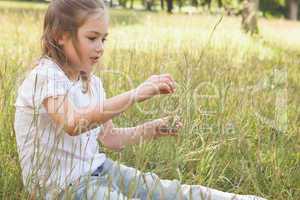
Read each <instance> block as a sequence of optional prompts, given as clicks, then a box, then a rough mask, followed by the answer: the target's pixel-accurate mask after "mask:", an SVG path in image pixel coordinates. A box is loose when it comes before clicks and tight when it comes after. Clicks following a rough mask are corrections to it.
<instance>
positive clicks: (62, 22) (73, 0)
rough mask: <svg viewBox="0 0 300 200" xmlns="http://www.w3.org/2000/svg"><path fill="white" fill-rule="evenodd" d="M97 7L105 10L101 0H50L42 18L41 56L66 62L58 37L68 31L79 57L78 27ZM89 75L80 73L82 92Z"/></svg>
mask: <svg viewBox="0 0 300 200" xmlns="http://www.w3.org/2000/svg"><path fill="white" fill-rule="evenodd" d="M99 9H101V10H103V12H104V13H105V12H106V7H105V4H104V2H103V1H102V0H52V1H51V2H50V4H49V6H48V9H47V12H46V14H45V18H44V28H43V35H42V38H41V40H42V56H48V57H50V58H51V59H53V60H54V61H55V62H57V63H58V64H59V65H60V67H62V66H63V65H64V64H66V63H68V62H69V61H68V58H67V57H66V55H65V54H64V51H63V49H62V46H61V45H59V44H58V38H60V37H61V36H62V35H63V34H64V33H68V34H69V36H70V37H71V40H72V42H73V45H74V48H75V51H76V53H77V55H78V56H79V58H81V55H80V53H79V50H78V49H79V48H78V45H77V42H78V38H77V32H78V29H79V27H80V26H81V25H83V23H84V22H85V20H86V19H87V18H88V16H90V15H91V14H94V13H97V12H99ZM88 76H89V75H87V74H85V73H80V78H81V80H82V81H83V82H85V83H83V86H86V88H84V89H83V92H87V91H88V86H89V84H88V81H89V80H90V78H89V77H88Z"/></svg>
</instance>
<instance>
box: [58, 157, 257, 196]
mask: <svg viewBox="0 0 300 200" xmlns="http://www.w3.org/2000/svg"><path fill="white" fill-rule="evenodd" d="M61 197H62V199H75V200H79V199H100V200H102V199H109V200H115V199H117V200H118V199H124V200H125V199H141V200H146V199H155V200H156V199H157V200H161V199H163V200H176V199H193V200H233V199H235V200H242V199H256V198H254V196H247V197H246V196H243V195H236V194H232V193H227V192H221V191H218V190H215V189H211V188H207V187H204V186H200V185H182V184H181V183H180V182H179V181H178V180H162V179H159V177H158V176H157V175H156V174H154V173H143V172H140V171H139V170H137V169H135V168H131V167H127V166H125V165H122V164H119V163H117V162H114V161H112V160H110V159H107V160H106V161H105V162H104V164H103V165H102V166H100V167H99V168H98V169H97V170H96V171H95V172H94V173H93V174H92V175H91V176H86V177H82V178H81V179H80V180H79V181H78V182H77V183H74V184H72V185H71V186H70V187H69V188H67V189H66V190H65V192H64V193H62V196H61ZM249 197H250V198H249ZM257 199H260V198H257Z"/></svg>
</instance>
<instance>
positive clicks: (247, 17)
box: [242, 0, 259, 35]
mask: <svg viewBox="0 0 300 200" xmlns="http://www.w3.org/2000/svg"><path fill="white" fill-rule="evenodd" d="M258 5H259V0H245V1H244V2H243V9H242V28H243V30H244V31H245V32H246V33H250V34H251V35H253V34H257V33H258V32H259V31H258V25H257V16H256V15H257V10H258Z"/></svg>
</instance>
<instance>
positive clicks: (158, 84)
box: [135, 74, 176, 102]
mask: <svg viewBox="0 0 300 200" xmlns="http://www.w3.org/2000/svg"><path fill="white" fill-rule="evenodd" d="M175 90H176V88H175V81H174V80H173V78H172V77H171V75H170V74H162V75H153V76H151V77H150V78H149V79H147V80H146V81H145V82H144V83H142V84H141V85H139V86H138V87H137V88H136V89H135V100H136V101H138V102H141V101H144V100H146V99H149V98H151V97H153V96H155V95H158V94H172V93H174V92H175Z"/></svg>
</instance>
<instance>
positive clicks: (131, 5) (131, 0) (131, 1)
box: [130, 0, 134, 9]
mask: <svg viewBox="0 0 300 200" xmlns="http://www.w3.org/2000/svg"><path fill="white" fill-rule="evenodd" d="M133 3H134V0H130V9H133Z"/></svg>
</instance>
